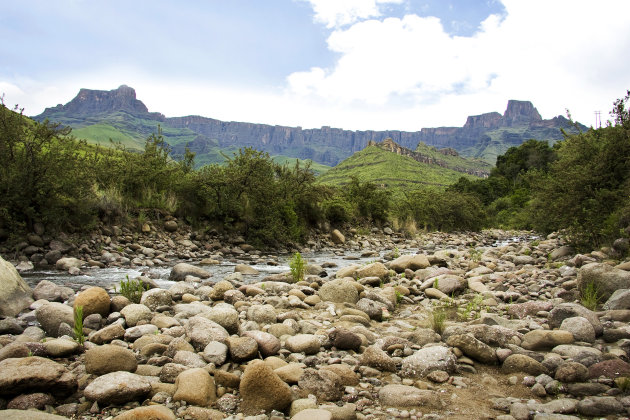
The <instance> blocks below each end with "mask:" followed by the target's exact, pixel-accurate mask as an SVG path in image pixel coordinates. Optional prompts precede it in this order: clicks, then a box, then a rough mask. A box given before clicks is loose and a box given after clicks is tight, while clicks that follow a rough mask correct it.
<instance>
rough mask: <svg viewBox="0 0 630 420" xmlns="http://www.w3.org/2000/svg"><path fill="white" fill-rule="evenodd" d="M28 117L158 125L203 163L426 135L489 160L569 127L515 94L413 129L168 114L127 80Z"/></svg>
mask: <svg viewBox="0 0 630 420" xmlns="http://www.w3.org/2000/svg"><path fill="white" fill-rule="evenodd" d="M33 118H34V119H36V120H38V121H42V120H44V119H46V118H48V119H49V120H51V121H55V122H59V123H62V124H66V125H69V126H71V127H73V128H74V129H75V133H77V135H81V136H83V137H84V138H86V139H87V140H89V141H94V142H100V143H105V142H106V141H107V140H108V136H109V137H113V138H114V140H117V141H121V142H122V143H123V144H125V145H127V146H129V147H134V146H135V147H136V148H139V147H141V146H142V144H143V139H144V138H146V136H147V135H149V134H151V133H152V132H155V131H156V129H157V125H158V124H160V125H161V126H162V128H163V130H164V136H165V138H166V140H167V141H168V142H169V144H170V145H171V146H172V148H173V152H174V154H182V153H183V152H184V149H185V148H186V147H188V148H189V149H190V150H192V151H193V152H196V153H197V157H198V160H199V161H201V162H203V163H210V162H213V161H216V160H221V159H222V158H221V155H220V153H219V150H236V149H238V148H241V147H248V146H249V147H253V148H255V149H258V150H262V151H266V152H268V153H269V154H271V155H283V156H288V157H295V158H300V159H311V160H313V161H315V162H318V163H321V164H324V165H330V166H333V165H336V164H337V163H339V162H340V161H341V160H343V159H345V158H347V157H349V156H350V155H352V154H353V153H354V152H357V151H360V150H362V149H364V148H365V147H366V146H367V145H368V143H369V142H370V141H375V142H382V141H384V140H385V139H387V138H390V139H392V140H393V141H394V142H395V143H397V144H399V145H400V146H402V147H405V148H408V149H411V150H414V149H416V147H417V146H418V144H419V143H420V142H424V143H426V144H427V145H430V146H435V147H438V148H451V149H454V150H456V151H457V152H458V153H459V154H461V155H463V156H468V157H476V158H480V159H483V160H484V161H486V162H488V163H491V164H494V162H495V160H496V156H497V155H499V154H502V153H504V152H505V151H506V150H507V149H508V148H509V147H511V146H518V145H519V144H521V143H523V142H524V141H526V140H528V139H531V138H535V139H537V140H548V141H550V142H551V143H553V142H555V141H557V140H560V139H562V132H561V129H565V130H568V131H571V130H572V126H571V124H570V122H569V121H568V120H567V119H566V118H564V117H560V116H559V117H555V118H553V119H551V120H543V119H542V118H541V116H540V114H539V113H538V111H537V110H536V108H535V107H534V106H533V104H532V103H531V102H529V101H515V100H510V101H509V102H508V105H507V109H506V111H505V112H504V114H503V115H501V114H499V113H498V112H491V113H486V114H481V115H477V116H471V117H468V119H467V121H466V123H465V124H464V126H462V127H437V128H423V129H422V130H420V131H415V132H405V131H399V130H385V131H373V130H366V131H351V130H343V129H340V128H331V127H326V126H324V127H321V128H319V129H302V128H301V127H286V126H279V125H267V124H256V123H244V122H233V121H230V122H226V121H220V120H216V119H212V118H206V117H201V116H184V117H175V118H166V117H165V116H164V115H162V114H161V113H159V112H149V111H148V109H147V107H146V106H145V105H144V103H142V101H140V100H138V99H137V98H136V92H135V90H134V89H133V88H131V87H129V86H126V85H122V86H120V87H119V88H117V89H114V90H111V91H103V90H90V89H81V90H80V91H79V94H78V95H77V96H76V97H75V98H74V99H72V100H71V101H70V102H68V103H67V104H65V105H61V104H59V105H57V106H55V107H52V108H46V109H45V110H44V112H43V113H42V114H40V115H37V116H35V117H33ZM580 127H581V128H583V129H584V130H585V129H586V127H584V126H580ZM77 129H78V130H77Z"/></svg>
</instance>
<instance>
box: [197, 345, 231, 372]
mask: <svg viewBox="0 0 630 420" xmlns="http://www.w3.org/2000/svg"><path fill="white" fill-rule="evenodd" d="M227 354H228V346H227V345H225V344H224V343H220V342H218V341H211V342H209V343H208V344H207V345H206V347H205V348H204V349H203V354H202V357H203V359H204V360H205V361H206V362H208V363H214V364H215V366H221V365H222V364H223V363H225V360H226V359H227Z"/></svg>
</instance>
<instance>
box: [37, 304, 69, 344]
mask: <svg viewBox="0 0 630 420" xmlns="http://www.w3.org/2000/svg"><path fill="white" fill-rule="evenodd" d="M35 316H36V317H37V321H38V322H39V324H40V325H41V327H42V329H43V330H44V331H46V335H48V336H50V337H58V336H59V335H58V333H59V326H60V325H61V324H63V323H66V324H68V325H70V326H73V325H74V312H73V310H72V308H71V307H70V306H68V305H64V304H63V303H58V302H50V303H45V304H43V305H42V306H40V307H39V308H37V310H35Z"/></svg>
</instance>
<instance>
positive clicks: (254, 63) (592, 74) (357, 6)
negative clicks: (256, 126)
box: [0, 0, 630, 131]
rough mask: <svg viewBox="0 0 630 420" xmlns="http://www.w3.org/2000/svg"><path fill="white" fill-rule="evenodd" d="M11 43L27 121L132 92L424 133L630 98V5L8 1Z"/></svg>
mask: <svg viewBox="0 0 630 420" xmlns="http://www.w3.org/2000/svg"><path fill="white" fill-rule="evenodd" d="M0 39H2V40H3V41H2V42H1V43H0V95H4V103H5V105H7V106H10V107H12V106H13V105H16V104H18V105H19V107H20V108H24V113H25V114H26V115H37V114H39V113H41V112H42V111H43V110H44V108H46V107H51V106H55V105H57V104H59V103H62V104H65V103H67V102H69V101H70V100H71V99H72V98H73V97H74V96H76V94H77V93H78V91H79V89H81V88H88V89H101V90H111V89H115V88H117V87H118V86H120V85H123V84H126V85H128V86H131V87H133V88H134V89H135V90H136V95H137V98H138V99H140V100H141V101H143V102H144V103H145V105H146V106H147V107H148V108H149V111H152V112H161V113H163V114H165V115H166V116H167V117H176V116H185V115H202V116H205V117H210V118H216V119H219V120H225V121H244V122H254V123H266V124H278V125H287V126H301V127H303V128H318V127H321V126H332V127H339V128H344V129H351V130H370V129H372V130H406V131H416V130H420V129H421V128H423V127H438V126H462V125H463V124H464V123H465V121H466V117H467V116H468V115H478V114H482V113H485V112H494V111H497V112H501V113H503V112H504V111H505V107H506V105H507V101H508V100H509V99H517V100H529V101H532V102H533V104H534V106H536V107H537V109H538V111H539V112H540V113H541V115H542V117H543V118H553V117H555V116H557V115H564V116H566V114H567V109H568V110H569V112H570V113H571V116H572V117H573V118H574V119H575V120H577V121H580V122H582V123H583V124H586V125H587V126H591V125H594V124H595V111H601V115H602V120H604V121H605V120H607V119H610V118H611V117H610V115H609V111H610V110H611V109H612V103H613V102H614V100H615V99H617V98H620V97H623V96H625V94H626V91H627V90H628V89H630V71H629V68H630V54H629V52H630V1H628V0H599V1H597V2H594V1H591V0H264V1H261V0H188V1H172V0H171V1H168V0H134V1H128V0H109V1H104V0H101V1H97V0H55V1H50V0H21V1H7V0H2V1H0Z"/></svg>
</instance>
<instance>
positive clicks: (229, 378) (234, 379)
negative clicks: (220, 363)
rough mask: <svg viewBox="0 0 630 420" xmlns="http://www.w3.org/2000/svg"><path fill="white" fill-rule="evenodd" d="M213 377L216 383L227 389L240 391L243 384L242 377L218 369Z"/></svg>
mask: <svg viewBox="0 0 630 420" xmlns="http://www.w3.org/2000/svg"><path fill="white" fill-rule="evenodd" d="M213 375H214V381H215V383H216V384H217V385H221V386H224V387H226V388H231V389H238V386H239V384H240V383H241V377H240V376H238V375H237V374H235V373H231V372H226V371H224V370H221V369H216V370H215V371H214V373H213Z"/></svg>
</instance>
